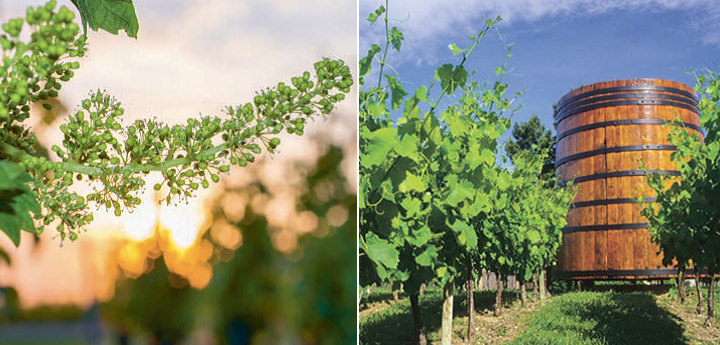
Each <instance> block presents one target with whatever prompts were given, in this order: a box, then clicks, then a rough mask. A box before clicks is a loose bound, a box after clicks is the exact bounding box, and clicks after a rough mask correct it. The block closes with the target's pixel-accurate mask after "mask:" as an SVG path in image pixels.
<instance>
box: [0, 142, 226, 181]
mask: <svg viewBox="0 0 720 345" xmlns="http://www.w3.org/2000/svg"><path fill="white" fill-rule="evenodd" d="M227 148H228V147H227V143H223V144H220V145H217V146H215V147H212V148H209V149H207V150H204V151H200V152H198V153H197V156H205V155H213V154H215V153H218V152H220V151H222V150H225V149H227ZM0 151H1V152H4V153H5V154H7V155H8V156H10V157H12V158H14V159H16V160H17V161H23V160H25V159H28V158H32V157H33V156H32V155H31V154H29V153H27V152H25V151H23V150H20V149H18V148H16V147H14V146H12V145H10V144H8V143H5V142H2V141H0ZM191 162H193V160H192V159H190V158H189V157H183V158H177V159H171V160H166V161H164V162H162V163H159V164H135V163H130V164H127V165H124V166H121V167H120V166H117V167H110V168H98V167H91V166H87V165H83V164H80V163H74V162H60V164H62V169H63V170H64V171H69V172H74V173H78V174H84V175H108V174H109V175H117V174H122V173H125V172H129V173H138V172H143V171H164V170H167V169H169V168H172V167H176V166H180V165H183V164H189V163H191Z"/></svg>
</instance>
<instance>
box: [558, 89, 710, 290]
mask: <svg viewBox="0 0 720 345" xmlns="http://www.w3.org/2000/svg"><path fill="white" fill-rule="evenodd" d="M668 121H669V122H675V123H677V124H681V125H683V126H685V127H686V128H688V129H689V130H691V131H695V132H698V133H699V134H700V136H702V135H703V134H702V129H701V127H700V116H699V112H698V109H697V96H696V95H695V92H694V91H693V90H692V88H690V87H688V86H686V85H684V84H681V83H678V82H674V81H669V80H659V79H633V80H618V81H611V82H602V83H596V84H592V85H587V86H583V87H581V88H579V89H575V90H572V91H571V92H569V93H568V94H566V95H565V96H563V97H562V98H561V99H560V101H559V102H558V104H557V111H556V113H555V123H556V125H555V126H556V131H557V139H558V143H557V156H556V162H555V167H556V170H557V173H558V179H559V180H560V181H561V183H562V182H563V181H567V180H570V179H573V178H574V184H575V186H577V187H578V194H577V196H576V197H575V199H574V200H573V204H572V207H571V210H570V211H569V213H568V216H567V221H568V222H567V223H568V224H567V226H566V227H565V228H564V229H563V241H562V246H561V249H560V255H559V263H558V266H557V267H556V268H555V270H553V273H554V274H553V275H554V277H555V278H557V279H593V280H611V279H612V280H614V279H663V278H669V277H672V276H673V275H676V270H675V269H673V268H671V267H665V266H663V265H662V254H658V252H659V247H658V246H657V245H656V244H654V243H652V242H651V240H650V233H649V231H648V224H647V220H646V219H644V218H643V217H642V216H640V211H641V210H642V206H641V205H639V204H637V203H636V202H635V200H636V199H637V198H638V197H644V198H645V200H646V201H647V202H653V201H654V198H653V197H652V193H651V191H650V189H649V187H648V186H647V182H646V176H645V174H646V172H661V173H666V174H669V175H674V176H679V175H680V172H679V171H678V170H677V167H676V166H675V165H674V164H673V163H672V162H671V160H670V154H671V153H672V152H673V151H674V150H675V146H672V145H671V143H670V142H669V141H668V139H667V137H668V134H669V133H670V132H671V131H672V130H673V128H672V127H673V126H663V125H664V124H665V123H667V122H668ZM641 162H643V163H644V164H645V166H644V169H643V168H642V167H641Z"/></svg>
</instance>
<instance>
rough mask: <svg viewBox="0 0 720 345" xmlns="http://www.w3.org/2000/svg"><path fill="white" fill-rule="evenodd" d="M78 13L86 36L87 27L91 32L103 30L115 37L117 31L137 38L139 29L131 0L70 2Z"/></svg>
mask: <svg viewBox="0 0 720 345" xmlns="http://www.w3.org/2000/svg"><path fill="white" fill-rule="evenodd" d="M71 1H72V3H73V4H74V5H75V7H77V8H78V10H79V11H80V18H81V19H82V24H83V29H84V31H85V34H87V26H88V24H89V25H90V28H91V29H93V31H97V30H98V29H103V30H105V31H107V32H109V33H111V34H114V35H116V34H117V33H118V30H124V31H125V34H127V35H128V36H130V37H133V38H137V32H138V29H139V28H140V24H138V20H137V16H136V15H135V7H134V6H133V3H132V1H131V0H71Z"/></svg>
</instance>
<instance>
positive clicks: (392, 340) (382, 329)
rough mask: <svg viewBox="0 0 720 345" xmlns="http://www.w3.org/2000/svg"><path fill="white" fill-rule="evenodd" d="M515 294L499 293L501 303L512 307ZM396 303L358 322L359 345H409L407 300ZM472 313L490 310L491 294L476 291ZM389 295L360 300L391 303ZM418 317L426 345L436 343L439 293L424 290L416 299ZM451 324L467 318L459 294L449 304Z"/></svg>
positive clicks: (410, 322)
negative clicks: (417, 300) (424, 334)
mask: <svg viewBox="0 0 720 345" xmlns="http://www.w3.org/2000/svg"><path fill="white" fill-rule="evenodd" d="M515 296H516V291H515V290H507V289H506V290H505V291H503V296H502V298H503V303H504V304H505V305H509V304H512V303H513V302H514V301H515V299H516V297H515ZM399 297H400V302H399V303H395V304H392V305H390V306H389V307H387V308H385V309H383V310H381V311H378V312H375V313H373V314H371V315H369V316H367V317H363V318H361V319H360V344H362V345H378V344H387V345H391V344H392V345H404V344H407V345H410V344H413V339H414V335H415V333H414V332H415V331H414V330H415V325H414V323H413V318H412V312H411V309H410V300H409V299H408V298H407V296H406V295H405V294H402V293H401V294H400V295H399ZM473 299H474V302H475V303H474V304H475V311H476V312H477V311H479V310H482V309H492V306H493V304H494V303H495V291H476V292H475V294H474V296H473ZM392 300H393V298H392V294H391V293H388V292H376V293H374V294H369V295H368V296H366V297H363V303H377V302H391V301H392ZM419 301H420V313H421V315H422V316H421V317H422V321H423V328H424V330H425V333H426V337H427V339H428V341H430V342H439V341H440V323H441V321H442V293H441V290H439V289H427V290H426V291H425V294H424V295H423V296H421V297H420V299H419ZM453 314H454V323H457V321H458V320H457V318H459V317H467V298H466V296H465V293H464V292H463V291H461V292H457V293H456V294H455V298H454V303H453Z"/></svg>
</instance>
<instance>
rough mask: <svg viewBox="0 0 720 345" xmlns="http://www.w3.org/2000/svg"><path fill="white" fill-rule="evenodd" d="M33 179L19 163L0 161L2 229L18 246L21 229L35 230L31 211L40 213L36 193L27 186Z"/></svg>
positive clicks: (0, 221) (0, 223) (0, 218)
mask: <svg viewBox="0 0 720 345" xmlns="http://www.w3.org/2000/svg"><path fill="white" fill-rule="evenodd" d="M31 180H32V178H31V177H30V175H28V174H27V173H26V172H25V171H24V170H23V168H21V167H20V166H19V165H17V164H15V163H11V162H6V161H0V230H2V231H3V232H4V233H5V234H6V235H7V236H8V237H9V238H10V240H11V241H12V242H13V244H15V246H16V247H17V246H19V245H20V231H21V230H26V231H30V232H34V231H35V225H34V224H33V219H32V216H31V215H30V212H31V211H32V212H33V213H35V214H39V213H40V205H39V204H38V202H37V199H36V198H35V194H33V192H32V191H31V190H30V188H29V187H28V186H27V182H28V181H31Z"/></svg>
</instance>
